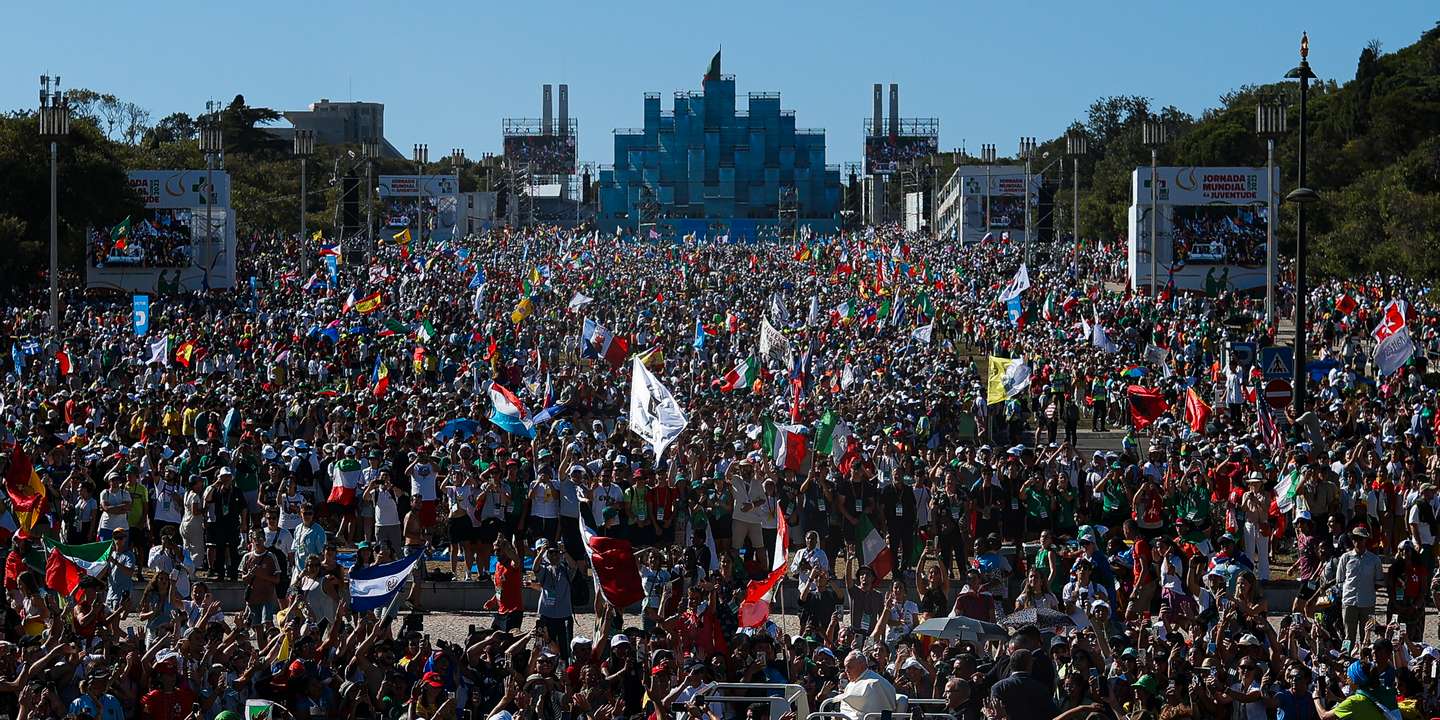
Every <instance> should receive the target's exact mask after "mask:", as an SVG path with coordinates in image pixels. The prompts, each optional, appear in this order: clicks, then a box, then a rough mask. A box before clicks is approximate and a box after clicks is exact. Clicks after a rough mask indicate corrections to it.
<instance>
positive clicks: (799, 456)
mask: <svg viewBox="0 0 1440 720" xmlns="http://www.w3.org/2000/svg"><path fill="white" fill-rule="evenodd" d="M804 429H805V426H804V425H776V424H775V423H772V422H770V421H769V420H766V421H765V432H764V443H765V448H766V449H767V450H769V451H770V457H772V458H774V459H775V467H778V468H780V469H782V470H791V471H793V472H800V469H801V468H802V467H803V466H804V465H805V455H806V454H807V452H808V450H809V449H808V448H807V447H806V445H807V441H808V438H806V437H805V435H804V434H803V433H802V432H801V431H802V430H804Z"/></svg>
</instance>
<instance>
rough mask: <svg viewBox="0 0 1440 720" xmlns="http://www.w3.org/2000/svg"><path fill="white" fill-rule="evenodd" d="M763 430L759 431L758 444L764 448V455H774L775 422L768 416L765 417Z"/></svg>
mask: <svg viewBox="0 0 1440 720" xmlns="http://www.w3.org/2000/svg"><path fill="white" fill-rule="evenodd" d="M763 427H764V430H763V431H762V432H761V433H760V446H761V447H763V448H765V454H766V455H774V448H775V423H773V422H771V421H770V418H765V425H764V426H763Z"/></svg>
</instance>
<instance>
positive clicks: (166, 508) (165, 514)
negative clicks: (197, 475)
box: [155, 481, 185, 525]
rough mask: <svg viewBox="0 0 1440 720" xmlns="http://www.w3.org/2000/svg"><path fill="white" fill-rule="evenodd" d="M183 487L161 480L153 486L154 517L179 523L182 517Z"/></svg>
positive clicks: (183, 509) (162, 520)
mask: <svg viewBox="0 0 1440 720" xmlns="http://www.w3.org/2000/svg"><path fill="white" fill-rule="evenodd" d="M184 503H185V488H182V487H180V485H179V484H178V483H169V482H164V481H161V482H160V483H159V484H157V485H156V486H155V519H156V520H158V521H160V522H167V523H175V524H177V525H178V524H179V523H180V520H181V519H182V518H183V517H184V512H185V508H184Z"/></svg>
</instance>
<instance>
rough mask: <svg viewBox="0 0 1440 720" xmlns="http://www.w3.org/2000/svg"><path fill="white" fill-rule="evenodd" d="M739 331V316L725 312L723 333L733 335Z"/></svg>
mask: <svg viewBox="0 0 1440 720" xmlns="http://www.w3.org/2000/svg"><path fill="white" fill-rule="evenodd" d="M739 331H740V316H739V315H736V314H735V313H734V312H733V311H731V310H726V311H725V332H728V333H735V332H739Z"/></svg>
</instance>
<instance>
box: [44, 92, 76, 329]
mask: <svg viewBox="0 0 1440 720" xmlns="http://www.w3.org/2000/svg"><path fill="white" fill-rule="evenodd" d="M39 121H40V137H42V138H44V139H46V140H49V141H50V329H51V330H55V331H57V332H58V331H59V330H60V238H59V236H60V230H59V228H60V219H59V203H58V201H57V199H56V197H57V195H58V192H57V180H58V177H57V172H58V170H57V168H58V167H59V164H60V138H62V137H65V136H66V135H68V134H70V100H69V98H67V97H65V93H63V92H61V91H60V76H59V75H56V76H55V77H53V78H52V77H50V76H49V75H41V76H40V111H39Z"/></svg>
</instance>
